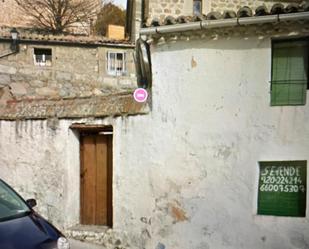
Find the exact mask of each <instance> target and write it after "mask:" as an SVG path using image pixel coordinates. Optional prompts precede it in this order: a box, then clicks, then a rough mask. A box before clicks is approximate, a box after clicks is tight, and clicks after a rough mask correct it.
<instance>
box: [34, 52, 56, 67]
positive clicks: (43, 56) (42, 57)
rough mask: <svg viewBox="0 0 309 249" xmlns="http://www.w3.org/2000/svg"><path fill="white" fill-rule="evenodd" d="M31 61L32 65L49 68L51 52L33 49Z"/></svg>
mask: <svg viewBox="0 0 309 249" xmlns="http://www.w3.org/2000/svg"><path fill="white" fill-rule="evenodd" d="M33 60H34V65H37V66H51V63H52V50H51V49H48V48H34V54H33Z"/></svg>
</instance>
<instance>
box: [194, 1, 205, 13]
mask: <svg viewBox="0 0 309 249" xmlns="http://www.w3.org/2000/svg"><path fill="white" fill-rule="evenodd" d="M195 2H200V12H199V13H195V11H194V4H195ZM192 12H193V15H202V14H203V0H193V1H192Z"/></svg>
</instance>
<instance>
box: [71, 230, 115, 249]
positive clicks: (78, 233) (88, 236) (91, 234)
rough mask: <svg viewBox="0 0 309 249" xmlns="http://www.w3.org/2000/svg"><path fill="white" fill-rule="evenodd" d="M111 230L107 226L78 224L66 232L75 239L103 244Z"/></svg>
mask: <svg viewBox="0 0 309 249" xmlns="http://www.w3.org/2000/svg"><path fill="white" fill-rule="evenodd" d="M110 230H111V228H109V227H107V226H92V225H76V226H73V227H70V228H68V229H67V230H66V231H65V234H66V235H67V237H69V238H72V239H75V240H79V241H85V242H90V243H95V244H98V245H102V244H104V240H105V237H106V236H108V234H110V232H111V231H110Z"/></svg>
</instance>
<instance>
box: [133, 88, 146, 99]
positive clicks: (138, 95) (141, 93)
mask: <svg viewBox="0 0 309 249" xmlns="http://www.w3.org/2000/svg"><path fill="white" fill-rule="evenodd" d="M133 97H134V99H135V101H136V102H139V103H143V102H146V100H147V98H148V92H147V91H146V90H145V89H144V88H137V89H136V90H135V91H134V94H133Z"/></svg>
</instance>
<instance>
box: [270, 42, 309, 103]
mask: <svg viewBox="0 0 309 249" xmlns="http://www.w3.org/2000/svg"><path fill="white" fill-rule="evenodd" d="M297 41H305V42H307V47H308V53H307V61H308V65H307V87H306V89H307V90H309V36H303V37H295V38H273V39H271V75H270V78H271V80H270V105H271V106H304V105H306V101H305V103H304V104H276V105H274V104H272V103H271V97H272V95H271V91H272V87H273V83H272V78H273V73H274V63H273V59H274V52H275V51H274V50H275V48H274V47H275V44H278V43H285V42H297ZM306 94H307V93H306Z"/></svg>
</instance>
